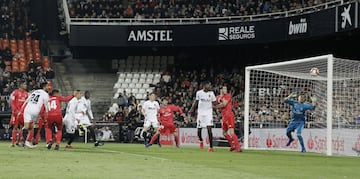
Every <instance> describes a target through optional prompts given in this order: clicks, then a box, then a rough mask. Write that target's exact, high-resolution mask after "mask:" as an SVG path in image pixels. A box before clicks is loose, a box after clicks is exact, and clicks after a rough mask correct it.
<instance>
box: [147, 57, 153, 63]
mask: <svg viewBox="0 0 360 179" xmlns="http://www.w3.org/2000/svg"><path fill="white" fill-rule="evenodd" d="M153 63H154V56H148V58H147V64H153Z"/></svg>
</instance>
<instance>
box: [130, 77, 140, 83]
mask: <svg viewBox="0 0 360 179" xmlns="http://www.w3.org/2000/svg"><path fill="white" fill-rule="evenodd" d="M138 82H139V79H138V78H133V79H132V80H131V83H133V84H136V83H138Z"/></svg>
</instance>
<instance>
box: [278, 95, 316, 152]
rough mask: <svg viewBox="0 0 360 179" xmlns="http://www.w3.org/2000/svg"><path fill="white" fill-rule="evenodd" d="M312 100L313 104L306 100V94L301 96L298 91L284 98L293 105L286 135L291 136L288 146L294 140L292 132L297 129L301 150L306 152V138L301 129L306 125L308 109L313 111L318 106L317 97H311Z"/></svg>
mask: <svg viewBox="0 0 360 179" xmlns="http://www.w3.org/2000/svg"><path fill="white" fill-rule="evenodd" d="M296 97H297V100H296ZM311 101H312V104H310V103H307V102H305V95H304V94H300V95H299V96H297V94H296V93H291V94H290V95H289V96H288V97H287V98H285V100H284V102H285V103H288V104H290V105H291V119H290V123H289V125H288V127H287V129H286V135H287V137H288V138H289V142H288V143H287V144H286V146H289V145H290V144H291V143H292V142H293V141H294V139H293V137H292V135H291V133H292V132H294V131H295V130H296V135H297V138H298V140H299V142H300V145H301V152H306V149H305V145H304V140H303V138H302V136H301V131H302V129H303V128H304V125H305V118H306V111H307V110H312V111H313V110H314V109H315V106H316V98H315V97H313V98H311Z"/></svg>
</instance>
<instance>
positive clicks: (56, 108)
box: [45, 89, 74, 150]
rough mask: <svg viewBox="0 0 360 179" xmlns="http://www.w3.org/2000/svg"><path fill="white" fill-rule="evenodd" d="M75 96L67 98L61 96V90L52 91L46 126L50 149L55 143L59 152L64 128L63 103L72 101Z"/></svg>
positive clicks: (47, 144)
mask: <svg viewBox="0 0 360 179" xmlns="http://www.w3.org/2000/svg"><path fill="white" fill-rule="evenodd" d="M73 97H74V95H70V96H67V97H63V96H60V94H59V90H57V89H54V90H52V93H51V96H50V98H49V104H48V105H49V112H48V116H47V124H46V125H45V137H46V146H47V148H48V149H51V146H52V144H53V143H54V142H55V143H56V145H55V150H59V148H60V141H61V138H62V126H63V122H62V120H63V118H62V112H61V102H68V101H70V100H71V99H72V98H73ZM53 127H55V131H54V132H55V134H54V135H55V137H54V139H55V141H53Z"/></svg>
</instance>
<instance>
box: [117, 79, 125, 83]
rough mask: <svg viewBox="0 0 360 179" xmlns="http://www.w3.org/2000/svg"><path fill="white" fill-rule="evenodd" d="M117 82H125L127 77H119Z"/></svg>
mask: <svg viewBox="0 0 360 179" xmlns="http://www.w3.org/2000/svg"><path fill="white" fill-rule="evenodd" d="M117 82H118V83H124V82H125V79H124V78H119V79H118V81H117Z"/></svg>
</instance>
